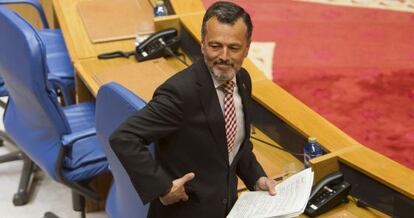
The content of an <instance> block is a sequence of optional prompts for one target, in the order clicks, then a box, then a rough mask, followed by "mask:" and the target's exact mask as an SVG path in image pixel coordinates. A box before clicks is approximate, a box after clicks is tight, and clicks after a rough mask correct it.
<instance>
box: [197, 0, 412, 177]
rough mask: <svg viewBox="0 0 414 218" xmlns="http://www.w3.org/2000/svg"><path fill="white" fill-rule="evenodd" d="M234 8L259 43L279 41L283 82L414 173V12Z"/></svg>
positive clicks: (295, 5) (264, 1)
mask: <svg viewBox="0 0 414 218" xmlns="http://www.w3.org/2000/svg"><path fill="white" fill-rule="evenodd" d="M311 1H312V0H311ZM315 1H317V0H315ZM320 1H323V0H320ZM334 1H335V0H333V1H332V2H334ZM337 1H340V0H337ZM212 2H213V1H211V0H204V3H205V4H206V5H207V6H208V5H210V4H211V3H212ZM233 2H237V3H238V4H240V5H242V6H243V7H245V8H246V9H247V10H248V11H249V13H250V14H251V15H252V19H253V22H254V25H255V30H254V33H253V40H255V41H274V42H276V44H277V52H275V56H274V60H273V80H274V81H275V82H276V83H278V84H280V85H281V86H282V87H283V88H285V89H286V90H288V91H289V92H290V93H292V94H293V95H294V96H296V97H297V98H298V99H300V100H301V101H303V102H304V103H305V104H307V105H308V106H309V107H311V108H312V109H313V110H315V111H316V112H318V113H320V114H321V115H322V116H324V117H325V118H326V119H328V120H329V121H331V122H332V123H333V124H335V125H336V126H337V127H339V128H340V129H342V130H343V131H344V132H346V133H347V134H349V135H350V136H351V137H353V138H354V139H356V140H358V141H359V142H360V143H362V144H364V145H366V146H368V147H370V148H372V149H374V150H376V151H378V152H380V153H382V154H384V155H386V156H388V157H390V158H391V159H394V160H396V161H398V162H400V163H401V164H403V165H405V166H407V167H410V168H411V169H414V124H413V123H414V85H413V84H414V41H413V39H414V28H413V27H414V13H411V12H401V11H396V10H395V8H391V7H390V10H384V8H379V9H377V8H376V9H373V8H372V7H369V8H365V7H360V6H361V4H360V2H361V1H359V2H358V1H352V2H355V3H357V4H359V5H358V7H349V6H338V5H334V4H325V3H324V4H320V3H314V2H313V3H310V2H303V1H289V0H278V1H273V0H261V1H260V2H256V1H249V0H234V1H233ZM371 2H374V3H376V2H378V1H375V0H371ZM382 2H384V1H382ZM401 2H405V1H401ZM409 3H410V2H409ZM382 6H384V5H383V4H382ZM382 6H381V7H382Z"/></svg>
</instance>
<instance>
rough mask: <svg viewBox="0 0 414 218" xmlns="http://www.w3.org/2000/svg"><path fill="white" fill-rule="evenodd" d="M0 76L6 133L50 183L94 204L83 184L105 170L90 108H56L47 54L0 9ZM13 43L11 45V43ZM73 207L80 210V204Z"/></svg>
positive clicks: (31, 32) (22, 24)
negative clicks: (3, 87) (5, 100)
mask: <svg viewBox="0 0 414 218" xmlns="http://www.w3.org/2000/svg"><path fill="white" fill-rule="evenodd" d="M0 30H1V31H2V40H0V48H1V49H0V74H1V76H2V77H3V79H4V81H5V84H6V88H7V90H8V92H9V100H8V103H7V106H6V110H5V113H4V126H5V129H6V132H7V134H8V135H9V136H10V137H11V138H12V139H13V141H14V142H16V144H17V145H18V147H19V148H20V149H22V150H23V151H24V153H25V154H26V155H28V156H29V157H30V159H31V160H32V161H33V162H34V163H35V164H36V165H37V166H38V167H39V168H41V169H42V170H43V171H44V172H45V173H46V174H47V175H48V176H50V177H51V178H52V179H54V180H56V181H58V182H60V183H62V184H64V185H66V186H68V187H70V188H71V189H72V190H73V197H74V200H75V201H77V202H84V199H83V197H89V198H91V199H95V200H98V199H99V195H98V194H97V193H96V192H95V191H93V190H92V189H91V188H90V187H89V186H88V181H89V180H90V179H92V178H94V177H95V176H97V175H99V174H101V173H104V172H107V171H108V162H107V160H106V157H105V154H104V152H103V151H102V148H101V145H100V144H99V140H98V138H97V137H96V135H95V105H94V104H92V103H83V104H76V105H75V104H74V105H69V106H67V107H64V108H61V106H60V105H59V103H58V101H57V97H56V93H55V91H54V90H53V89H52V87H51V85H50V83H49V82H48V80H47V64H46V53H45V48H44V45H43V43H42V40H41V38H40V36H39V35H38V33H37V31H36V30H35V29H34V28H33V27H32V26H31V25H30V24H29V23H27V22H26V21H25V20H24V19H16V14H15V13H13V12H12V11H10V10H7V9H6V8H2V7H0ZM10 42H13V43H10ZM79 206H82V207H79V208H78V207H77V208H74V209H76V210H81V211H82V213H81V214H82V216H84V205H83V204H82V205H79Z"/></svg>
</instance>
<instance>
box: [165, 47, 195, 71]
mask: <svg viewBox="0 0 414 218" xmlns="http://www.w3.org/2000/svg"><path fill="white" fill-rule="evenodd" d="M164 49H165V50H166V51H167V52H168V54H170V55H171V56H173V57H175V58H176V59H177V60H179V61H180V62H181V63H183V64H184V65H185V66H187V67H188V66H190V65H188V64H187V63H186V62H185V61H184V60H183V59H181V58H180V57H178V56H177V55H176V54H175V53H174V52H173V51H172V50H171V48H170V47H168V46H165V48H164Z"/></svg>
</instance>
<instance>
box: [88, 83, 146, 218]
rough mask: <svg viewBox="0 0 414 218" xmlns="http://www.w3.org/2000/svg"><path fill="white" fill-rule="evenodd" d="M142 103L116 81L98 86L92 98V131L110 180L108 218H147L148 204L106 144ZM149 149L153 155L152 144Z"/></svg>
mask: <svg viewBox="0 0 414 218" xmlns="http://www.w3.org/2000/svg"><path fill="white" fill-rule="evenodd" d="M144 106H145V102H144V101H143V100H142V99H140V98H139V97H137V96H136V95H134V94H133V93H131V92H130V91H128V90H127V89H126V88H124V87H122V86H121V85H119V84H117V83H109V84H106V85H104V86H102V87H101V88H100V89H99V92H98V96H97V97H96V133H97V135H98V138H99V140H100V142H101V145H102V146H103V147H104V151H105V153H106V156H107V158H108V162H109V165H110V169H111V172H112V175H113V178H114V183H113V185H112V187H111V190H110V192H109V195H108V199H107V202H106V212H107V213H108V215H109V217H116V218H128V217H136V218H139V217H147V212H148V205H143V203H142V201H141V199H140V198H139V196H138V194H137V192H136V191H135V189H134V187H133V186H132V183H131V181H130V179H129V177H128V175H127V173H126V171H125V169H124V168H123V166H122V165H121V162H120V161H119V160H118V158H117V157H116V155H115V154H114V153H113V151H112V149H111V147H110V145H109V136H110V135H111V134H112V132H113V131H114V130H115V129H116V128H117V127H118V126H119V125H120V124H121V123H122V122H123V121H125V120H126V119H127V118H128V117H129V116H131V115H132V114H134V113H135V112H137V111H139V110H140V109H141V108H142V107H144ZM149 149H150V151H151V153H152V154H154V146H153V145H150V146H149Z"/></svg>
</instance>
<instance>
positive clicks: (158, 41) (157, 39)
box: [98, 28, 181, 61]
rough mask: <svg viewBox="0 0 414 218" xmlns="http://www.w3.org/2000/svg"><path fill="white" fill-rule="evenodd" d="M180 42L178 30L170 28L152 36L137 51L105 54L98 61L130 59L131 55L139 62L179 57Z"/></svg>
mask: <svg viewBox="0 0 414 218" xmlns="http://www.w3.org/2000/svg"><path fill="white" fill-rule="evenodd" d="M179 42H180V39H179V37H178V32H177V29H175V28H168V29H164V30H161V31H158V32H156V33H154V34H152V35H150V36H149V37H148V38H147V39H145V40H144V41H143V42H141V43H140V44H139V45H138V46H136V48H135V51H127V52H124V51H113V52H108V53H103V54H99V55H98V59H110V58H118V57H124V58H128V57H129V56H131V55H135V58H136V59H137V60H138V61H146V60H150V59H155V58H160V57H166V56H175V57H177V49H178V47H179ZM177 58H178V57H177ZM180 61H181V60H180Z"/></svg>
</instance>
